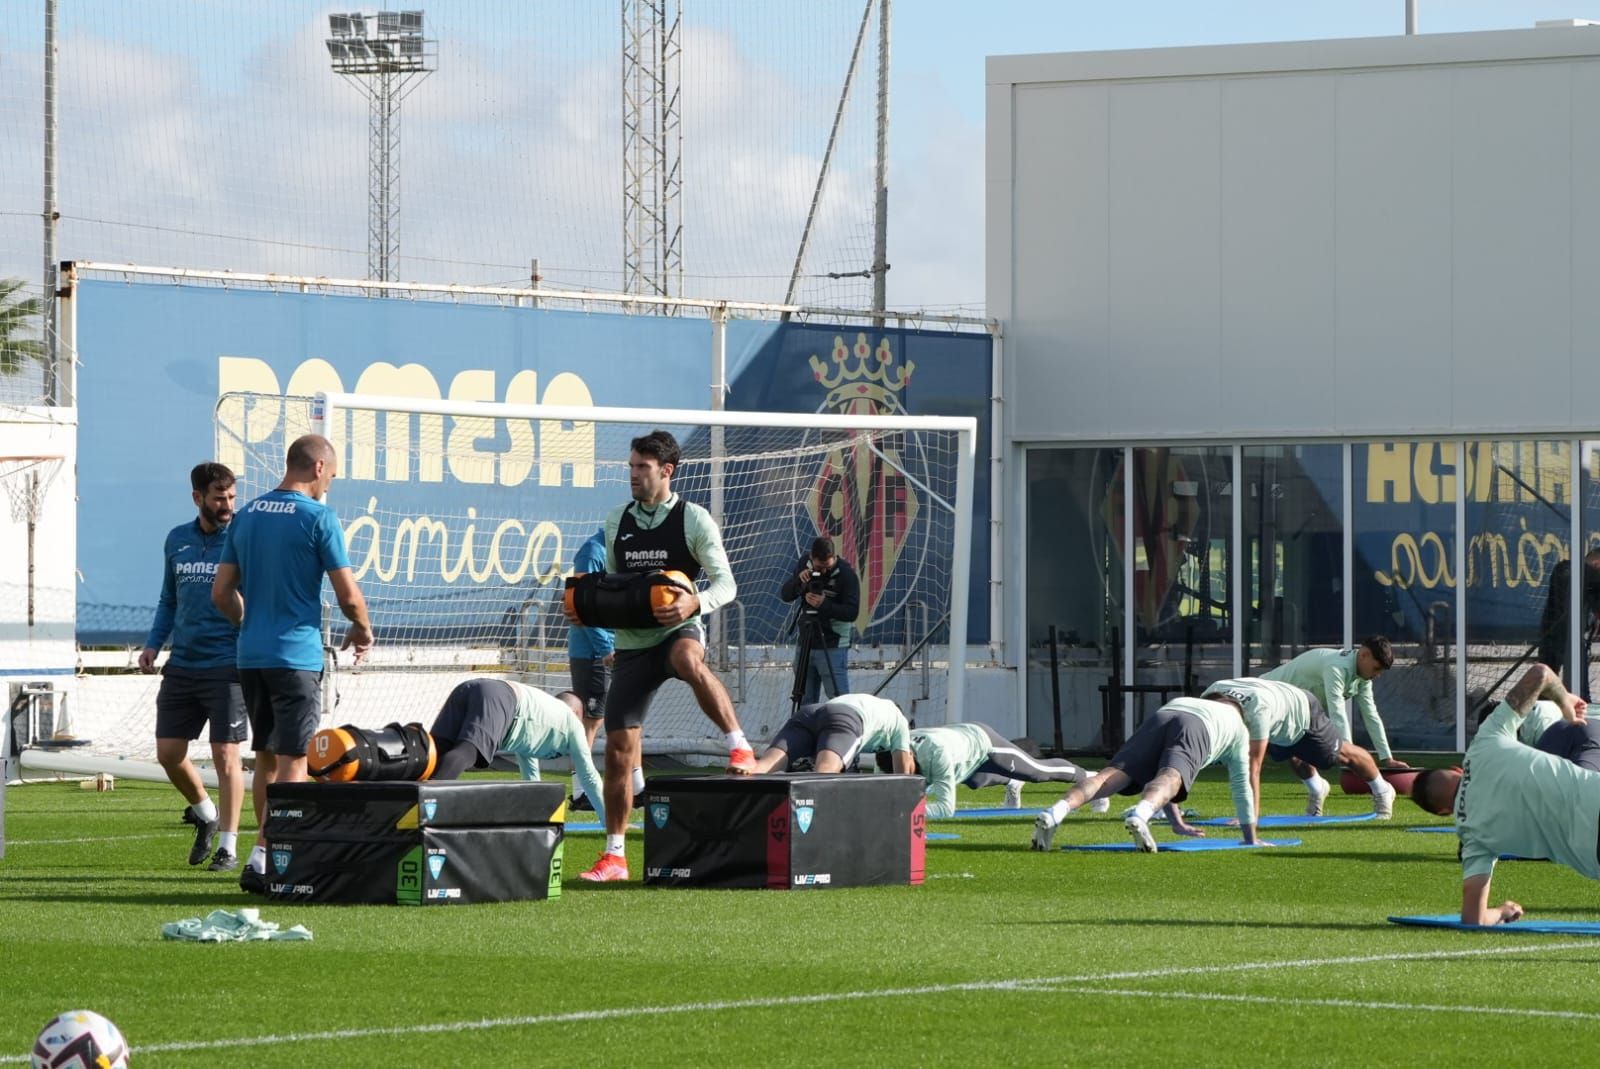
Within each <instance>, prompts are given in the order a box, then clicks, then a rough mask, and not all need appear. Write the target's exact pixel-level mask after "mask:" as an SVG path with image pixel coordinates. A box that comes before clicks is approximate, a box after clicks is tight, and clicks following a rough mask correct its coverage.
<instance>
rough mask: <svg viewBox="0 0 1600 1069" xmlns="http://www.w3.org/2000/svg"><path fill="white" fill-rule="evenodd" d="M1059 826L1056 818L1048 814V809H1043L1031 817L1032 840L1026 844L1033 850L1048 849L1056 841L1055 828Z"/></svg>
mask: <svg viewBox="0 0 1600 1069" xmlns="http://www.w3.org/2000/svg"><path fill="white" fill-rule="evenodd" d="M1059 827H1061V825H1060V823H1059V822H1057V820H1056V818H1055V817H1053V816H1051V815H1050V810H1048V809H1044V810H1041V811H1040V812H1039V815H1038V816H1036V817H1034V818H1033V842H1031V843H1030V844H1028V845H1029V846H1030V847H1031V848H1032V849H1034V850H1049V849H1050V848H1051V846H1053V845H1054V844H1055V841H1056V829H1057V828H1059Z"/></svg>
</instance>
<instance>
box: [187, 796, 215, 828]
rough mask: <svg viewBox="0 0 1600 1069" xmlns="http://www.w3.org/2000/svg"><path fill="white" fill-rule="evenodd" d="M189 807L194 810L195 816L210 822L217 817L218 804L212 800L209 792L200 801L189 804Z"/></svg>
mask: <svg viewBox="0 0 1600 1069" xmlns="http://www.w3.org/2000/svg"><path fill="white" fill-rule="evenodd" d="M189 808H190V809H192V810H194V815H195V816H197V817H199V818H200V819H201V820H203V821H206V822H208V823H209V822H210V821H213V820H216V819H217V806H216V803H215V802H213V801H212V800H211V796H210V795H209V794H208V795H206V796H205V797H204V798H202V799H200V800H199V801H198V802H195V803H194V804H192V805H191V806H189Z"/></svg>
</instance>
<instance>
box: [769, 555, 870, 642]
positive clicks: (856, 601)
mask: <svg viewBox="0 0 1600 1069" xmlns="http://www.w3.org/2000/svg"><path fill="white" fill-rule="evenodd" d="M833 560H834V564H833V570H832V571H831V572H828V573H827V574H826V575H822V574H818V575H816V576H814V578H818V579H821V580H823V584H824V586H823V589H824V590H825V591H826V592H828V593H830V594H832V595H833V596H832V597H826V598H823V599H822V604H821V605H818V606H817V616H819V617H821V618H822V619H824V620H827V621H829V622H830V623H831V622H833V621H835V620H838V621H853V620H854V619H855V618H856V615H857V614H858V613H860V612H861V578H860V577H859V576H858V575H856V570H855V569H854V568H853V567H851V565H850V562H849V561H847V560H845V559H844V558H843V557H835V558H834V559H833ZM810 563H811V558H810V557H809V556H806V557H801V558H800V559H799V560H798V561H796V562H795V566H794V567H793V568H791V569H789V578H787V579H785V580H784V581H783V587H782V589H780V590H779V591H778V596H779V597H781V598H782V599H783V600H784V601H794V600H795V599H797V598H799V597H800V595H801V594H804V593H805V588H804V587H803V586H802V585H801V583H800V572H801V571H802V570H804V569H805V568H806V567H807V566H809V565H810ZM827 633H828V637H829V639H830V640H831V641H830V643H829V644H830V645H833V646H848V645H849V644H850V638H849V635H848V634H845V635H839V634H838V633H837V631H835V630H834V629H833V628H831V627H830V628H829V629H828V632H827Z"/></svg>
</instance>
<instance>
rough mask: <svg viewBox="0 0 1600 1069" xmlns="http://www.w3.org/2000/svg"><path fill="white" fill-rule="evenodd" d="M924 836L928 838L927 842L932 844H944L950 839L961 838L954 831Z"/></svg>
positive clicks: (927, 833) (934, 832)
mask: <svg viewBox="0 0 1600 1069" xmlns="http://www.w3.org/2000/svg"><path fill="white" fill-rule="evenodd" d="M923 834H924V836H926V838H927V840H928V841H929V842H930V843H937V842H943V841H945V840H949V839H959V838H961V836H959V835H957V834H956V833H955V832H953V831H930V832H924V833H923Z"/></svg>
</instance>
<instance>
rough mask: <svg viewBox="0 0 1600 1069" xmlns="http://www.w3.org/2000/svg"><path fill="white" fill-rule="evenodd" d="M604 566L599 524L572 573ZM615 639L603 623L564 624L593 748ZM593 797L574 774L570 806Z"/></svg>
mask: <svg viewBox="0 0 1600 1069" xmlns="http://www.w3.org/2000/svg"><path fill="white" fill-rule="evenodd" d="M605 570H606V531H605V528H604V527H602V528H600V529H599V530H597V531H596V532H595V533H594V534H592V535H590V536H589V538H588V539H587V540H586V541H585V542H584V543H583V544H582V545H581V546H579V547H578V552H577V553H575V554H573V556H572V574H574V575H583V574H585V573H587V572H604V571H605ZM616 647H617V640H616V637H615V636H614V635H612V633H611V632H610V631H609V630H607V629H606V628H604V627H583V626H580V625H578V624H573V625H571V626H570V627H568V628H567V664H568V667H569V669H570V671H571V674H572V693H574V694H576V695H577V696H578V699H579V700H580V701H582V702H583V734H584V738H585V739H587V740H588V743H589V749H590V751H591V752H592V751H593V750H594V739H595V736H596V735H598V734H600V725H601V724H602V723H604V721H605V718H606V691H607V690H609V689H610V687H611V661H612V659H613V657H614V655H615V651H616ZM633 793H634V795H635V796H637V795H640V794H643V793H644V771H643V770H642V769H637V768H636V769H634V770H633ZM594 801H595V800H594V799H592V798H589V797H587V796H586V794H585V792H584V789H583V784H582V783H580V782H579V781H578V779H577V778H576V777H574V778H573V781H572V803H573V805H572V807H573V808H574V809H594V808H595V805H594Z"/></svg>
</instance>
